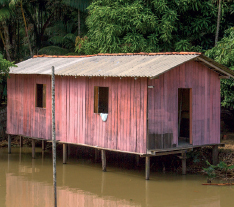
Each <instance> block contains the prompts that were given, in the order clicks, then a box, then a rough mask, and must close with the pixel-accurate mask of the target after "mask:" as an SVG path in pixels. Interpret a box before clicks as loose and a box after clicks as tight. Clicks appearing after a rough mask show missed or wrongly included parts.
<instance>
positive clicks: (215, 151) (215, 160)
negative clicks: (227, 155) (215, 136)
mask: <svg viewBox="0 0 234 207" xmlns="http://www.w3.org/2000/svg"><path fill="white" fill-rule="evenodd" d="M218 155H219V151H218V145H215V146H213V148H212V162H213V165H217V164H218V163H219V159H218Z"/></svg>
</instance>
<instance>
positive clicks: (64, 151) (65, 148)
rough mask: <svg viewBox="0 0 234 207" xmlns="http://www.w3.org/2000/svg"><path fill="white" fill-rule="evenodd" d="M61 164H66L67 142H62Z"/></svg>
mask: <svg viewBox="0 0 234 207" xmlns="http://www.w3.org/2000/svg"><path fill="white" fill-rule="evenodd" d="M63 164H67V144H63Z"/></svg>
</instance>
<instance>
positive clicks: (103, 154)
mask: <svg viewBox="0 0 234 207" xmlns="http://www.w3.org/2000/svg"><path fill="white" fill-rule="evenodd" d="M101 153H102V171H103V172H106V150H102V151H101Z"/></svg>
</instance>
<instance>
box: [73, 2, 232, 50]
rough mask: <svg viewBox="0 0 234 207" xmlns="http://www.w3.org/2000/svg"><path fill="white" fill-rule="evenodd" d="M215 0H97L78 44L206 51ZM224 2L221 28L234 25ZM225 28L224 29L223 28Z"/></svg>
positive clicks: (95, 47) (91, 47)
mask: <svg viewBox="0 0 234 207" xmlns="http://www.w3.org/2000/svg"><path fill="white" fill-rule="evenodd" d="M212 2H213V1H212V0H205V1H204V0H153V1H148V0H124V1H123V0H113V1H109V0H95V1H94V2H93V3H92V4H91V5H90V6H89V7H88V10H89V16H88V17H87V19H86V23H87V26H88V33H87V37H88V40H87V41H84V42H83V44H82V47H81V45H80V44H79V46H77V47H76V50H77V51H78V52H83V53H86V54H91V53H98V52H108V53H111V52H141V51H144V52H157V51H181V50H185V51H191V50H193V51H201V50H202V51H203V50H207V49H209V48H212V47H213V45H214V43H213V41H212V40H214V33H215V29H216V23H217V22H216V19H217V14H218V12H217V7H216V5H215V4H214V3H212ZM230 8H231V7H230V3H228V2H225V3H223V9H224V12H223V17H224V19H225V21H226V22H225V21H221V22H220V28H221V29H223V28H225V29H227V27H228V26H230V25H232V26H234V25H233V21H232V20H231V18H230V17H232V18H234V15H233V14H232V13H231V11H230ZM221 31H223V30H221Z"/></svg>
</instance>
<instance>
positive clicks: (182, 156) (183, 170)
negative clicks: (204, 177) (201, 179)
mask: <svg viewBox="0 0 234 207" xmlns="http://www.w3.org/2000/svg"><path fill="white" fill-rule="evenodd" d="M186 159H187V157H186V152H183V153H181V161H182V175H186V173H187V168H186Z"/></svg>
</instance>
